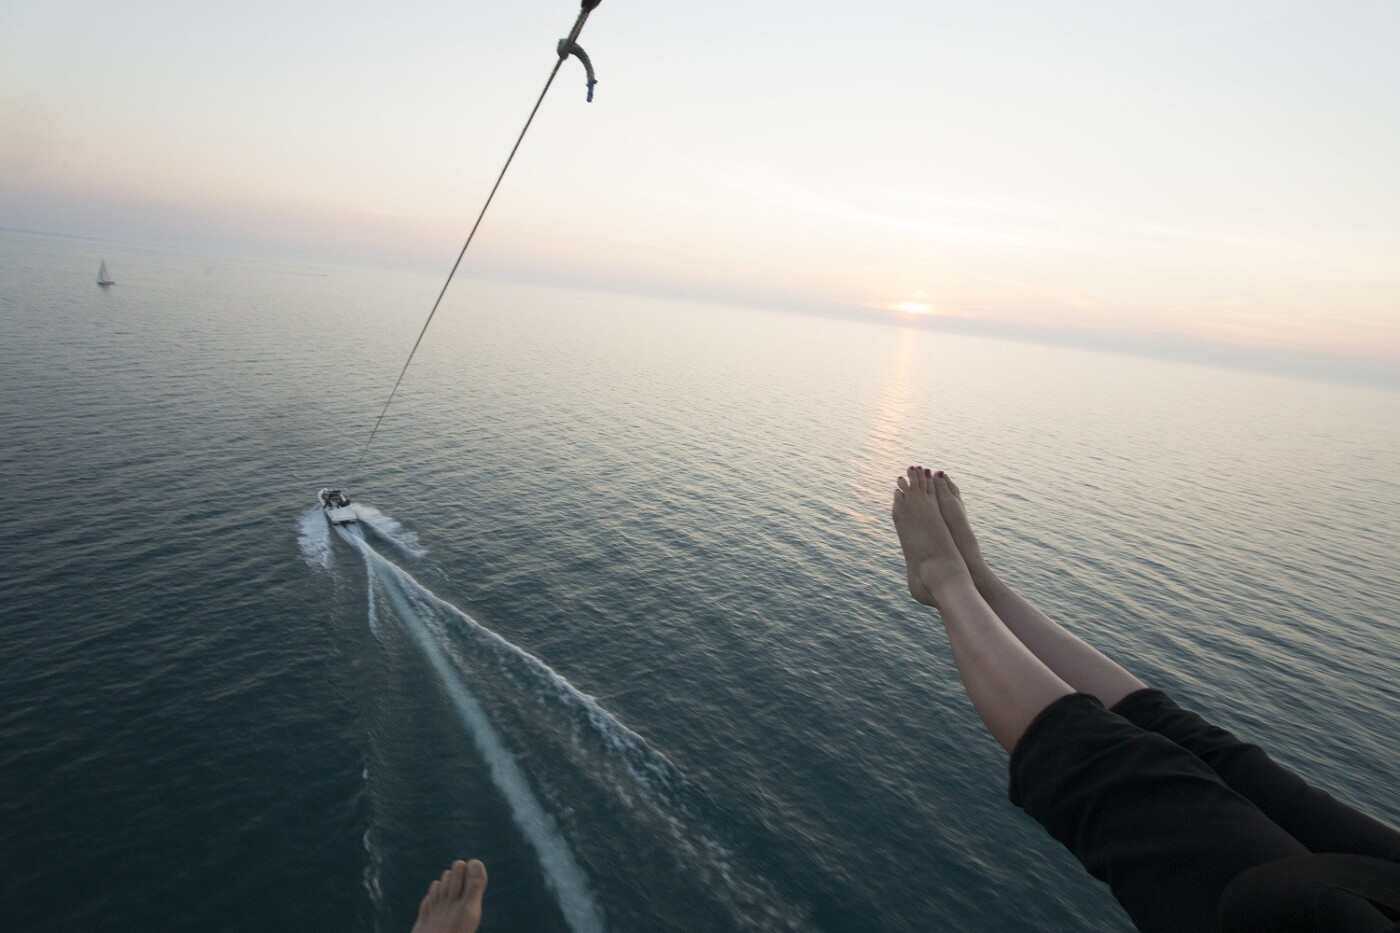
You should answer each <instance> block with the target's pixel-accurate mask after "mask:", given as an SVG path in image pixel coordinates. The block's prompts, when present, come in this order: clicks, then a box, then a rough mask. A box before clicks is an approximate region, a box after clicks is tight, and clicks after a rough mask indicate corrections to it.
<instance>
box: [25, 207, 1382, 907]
mask: <svg viewBox="0 0 1400 933" xmlns="http://www.w3.org/2000/svg"><path fill="white" fill-rule="evenodd" d="M103 257H105V258H106V259H107V262H108V265H109V267H110V269H111V271H112V273H113V276H114V277H115V278H116V279H117V281H118V284H117V285H116V286H115V287H114V288H112V289H111V290H110V291H106V292H103V291H100V290H99V289H98V288H97V287H96V286H95V284H94V276H95V271H96V268H97V263H98V260H99V259H101V258H103ZM0 271H3V274H0V438H3V445H0V490H3V503H4V518H5V521H4V522H3V524H0V554H3V560H0V618H2V619H3V622H0V631H3V635H4V645H5V650H4V652H3V653H2V654H0V826H3V827H4V830H3V832H2V833H0V866H3V871H0V928H4V929H15V930H19V929H24V930H297V931H304V930H355V929H358V930H382V931H396V930H406V929H407V928H408V926H409V925H410V924H411V921H412V918H413V915H414V911H415V908H416V903H417V900H418V898H419V897H420V896H421V894H422V891H423V889H424V887H425V886H426V884H427V883H428V881H429V880H431V879H432V877H434V876H435V875H436V873H437V872H439V871H440V870H441V869H442V868H443V867H444V866H445V865H446V864H447V862H448V861H449V860H450V859H452V858H454V857H471V856H477V857H481V858H483V859H485V860H486V861H487V863H488V865H489V866H490V869H491V873H492V882H491V888H490V891H489V893H488V899H487V911H488V913H487V923H486V925H485V926H484V927H483V929H487V930H494V931H512V930H518V931H550V930H568V929H572V930H592V929H603V928H606V929H609V930H618V931H627V930H634V931H652V930H665V929H687V930H730V929H757V930H783V929H795V930H827V931H844V930H850V931H867V930H868V931H883V930H909V931H916V930H917V931H922V930H935V929H936V930H969V931H982V930H995V931H1032V930H1035V931H1044V930H1065V931H1070V930H1074V931H1085V930H1088V931H1121V930H1127V929H1129V926H1128V924H1127V921H1126V919H1125V917H1124V915H1123V914H1122V913H1121V911H1120V910H1119V909H1118V908H1117V906H1116V905H1115V904H1114V902H1113V901H1112V899H1111V898H1110V897H1109V895H1108V894H1107V893H1106V891H1105V890H1104V889H1103V888H1102V887H1101V886H1099V885H1098V884H1097V883H1096V882H1094V881H1092V880H1091V879H1089V878H1088V877H1087V876H1086V875H1085V873H1084V872H1083V870H1082V869H1081V868H1080V867H1079V866H1078V864H1077V863H1076V862H1074V861H1073V859H1072V858H1071V857H1070V856H1069V855H1068V854H1067V853H1066V852H1064V851H1063V850H1062V849H1060V848H1059V847H1058V846H1057V845H1056V844H1054V843H1053V842H1051V841H1050V840H1049V839H1048V838H1047V837H1046V836H1045V835H1044V833H1043V832H1042V831H1041V830H1040V828H1039V827H1038V826H1037V825H1035V824H1034V823H1033V822H1031V821H1030V820H1029V819H1028V818H1027V817H1025V816H1024V815H1023V814H1022V813H1021V812H1020V811H1019V810H1017V809H1015V808H1014V807H1013V806H1011V805H1010V804H1009V803H1008V802H1007V800H1006V788H1005V783H1006V768H1005V766H1006V761H1005V755H1004V754H1003V753H1002V751H1001V750H1000V749H999V748H998V747H997V746H996V744H995V743H994V742H993V741H992V740H991V738H990V737H988V736H987V735H986V733H985V732H984V730H983V728H982V727H981V725H980V724H979V722H978V720H977V719H976V717H975V715H974V714H973V712H972V710H971V707H970V706H969V704H968V702H967V700H966V698H965V696H964V694H963V692H962V689H961V687H960V686H959V684H958V680H957V675H956V671H955V669H954V667H953V665H952V662H951V659H950V656H949V652H948V650H947V645H946V641H945V638H944V636H943V634H942V631H941V628H940V626H939V625H938V622H937V619H936V617H935V616H934V615H932V614H931V613H930V612H928V611H925V610H923V609H921V608H920V607H918V606H917V605H915V604H914V603H913V602H912V601H911V600H910V599H909V598H908V596H907V594H906V593H905V591H904V589H903V582H902V581H903V572H902V568H901V563H900V559H899V553H898V548H897V546H896V543H895V539H894V535H893V531H892V529H891V527H890V525H889V522H888V517H887V508H888V497H889V492H890V489H891V488H892V482H893V478H894V476H895V474H896V473H897V471H898V470H899V469H900V468H902V467H903V466H904V465H906V464H908V463H913V462H921V463H928V464H931V465H936V466H941V467H944V468H946V469H948V470H950V471H951V472H952V473H953V474H954V476H955V477H957V478H958V479H959V481H960V482H961V483H962V485H963V487H964V491H965V493H966V497H967V500H968V503H969V505H970V508H971V510H972V512H973V515H974V518H975V519H976V520H977V521H978V522H979V523H980V524H981V526H982V528H983V539H984V542H985V545H984V546H985V549H986V550H987V551H988V552H989V553H990V554H991V556H992V557H993V558H994V560H995V561H996V562H997V563H998V564H999V565H1000V567H1001V568H1002V571H1003V574H1004V575H1005V576H1006V577H1008V578H1009V579H1010V580H1012V581H1013V582H1014V583H1016V584H1019V585H1020V586H1021V587H1023V588H1024V590H1025V591H1026V592H1027V593H1028V595H1030V596H1031V597H1032V599H1034V600H1035V601H1037V602H1038V603H1040V604H1041V605H1042V606H1043V607H1044V608H1046V609H1047V610H1048V611H1049V612H1050V613H1051V614H1052V615H1054V616H1056V617H1058V618H1060V619H1061V620H1062V621H1064V622H1066V623H1068V624H1069V625H1071V626H1073V627H1074V628H1075V629H1076V630H1077V631H1079V632H1081V633H1082V634H1083V635H1084V636H1086V637H1087V638H1089V639H1090V640H1091V641H1093V642H1094V643H1095V644H1097V645H1098V646H1100V647H1101V648H1103V649H1105V650H1107V651H1108V652H1109V653H1110V654H1112V655H1114V656H1115V657H1117V658H1118V659H1119V660H1121V661H1123V662H1125V663H1126V664H1127V665H1128V666H1129V667H1131V668H1132V669H1134V670H1135V671H1136V672H1138V673H1139V674H1140V675H1141V676H1143V677H1144V678H1145V679H1147V680H1148V681H1150V682H1152V683H1154V684H1158V685H1161V686H1163V687H1165V688H1166V689H1168V690H1170V691H1173V692H1174V693H1175V694H1177V695H1178V698H1179V699H1181V700H1182V701H1184V702H1186V703H1188V704H1191V705H1194V706H1196V707H1197V708H1199V709H1201V710H1202V711H1203V712H1204V713H1206V714H1207V715H1208V716H1211V717H1214V718H1216V719H1218V720H1219V721H1221V722H1222V723H1223V724H1225V725H1228V726H1230V727H1233V728H1235V729H1236V730H1237V731H1240V732H1242V733H1244V734H1246V735H1248V736H1249V737H1251V738H1254V739H1256V740H1258V741H1260V742H1262V743H1263V744H1264V745H1266V746H1267V747H1268V748H1270V749H1271V750H1272V751H1273V752H1274V753H1275V754H1276V756H1277V757H1279V758H1281V759H1282V760H1284V761H1285V762H1287V763H1289V764H1291V765H1293V766H1294V767H1296V768H1298V769H1299V770H1301V771H1302V772H1303V773H1304V774H1306V775H1307V776H1308V777H1310V778H1312V779H1313V780H1315V781H1317V782H1318V783H1320V784H1322V785H1324V786H1326V787H1327V788H1329V789H1330V790H1332V791H1333V792H1334V793H1335V794H1337V795H1338V796H1340V797H1342V798H1343V799H1345V800H1347V801H1350V802H1352V803H1354V804H1356V805H1358V806H1360V807H1363V808H1364V809H1367V810H1368V811H1370V812H1371V813H1373V814H1375V815H1377V816H1380V817H1381V818H1384V819H1387V820H1389V821H1390V822H1392V823H1400V799H1398V798H1397V796H1396V794H1395V788H1396V772H1397V753H1396V751H1395V750H1396V749H1397V748H1400V690H1398V689H1397V686H1396V684H1397V677H1396V672H1397V670H1400V637H1397V634H1398V633H1400V623H1398V622H1397V620H1400V580H1398V579H1397V574H1396V565H1395V555H1396V554H1397V553H1400V468H1397V463H1400V394H1396V393H1387V392H1383V391H1375V390H1366V389H1359V388H1350V387H1342V386H1336V385H1330V384H1324V383H1319V382H1305V381H1292V380H1289V379H1286V378H1282V377H1273V376H1264V375H1258V374H1249V373H1242V372H1235V371H1229V370H1222V369H1212V368H1205V367H1195V366H1190V365H1184V364H1174V363H1166V362H1157V361H1150V360H1143V359H1135V358H1130V357H1123V356H1113V355H1103V354H1095V353H1090V352H1079V351H1073V350H1066V349H1049V348H1043V347H1037V346H1031V345H1020V344H1014V343H1003V342H992V341H983V340H977V339H972V338H967V337H961V336H950V335H947V334H942V333H936V332H933V331H927V330H919V329H911V328H900V327H893V326H890V327H885V326H877V325H873V324H867V323H857V322H850V321H842V320H833V319H821V318H811V317H802V316H796V315H782V314H770V313H765V312H757V311H740V310H734V309H727V308H720V307H709V306H701V305H694V304H683V303H673V302H665V301H657V300H650V299H646V300H644V299H638V298H626V297H618V296H606V295H599V294H593V293H585V292H578V291H570V290H564V289H544V288H532V287H523V286H517V285H503V284H497V283H490V282H482V281H472V280H463V281H461V282H459V283H458V285H457V286H456V287H455V290H454V292H453V293H452V294H451V296H450V298H449V300H448V302H447V304H446V305H445V306H444V309H443V311H442V312H441V313H440V315H439V318H438V321H437V322H436V323H435V324H434V330H433V331H432V332H431V333H430V337H429V339H428V341H427V342H426V343H425V345H424V349H423V351H422V352H421V354H420V357H419V359H418V361H417V362H416V363H415V368H414V369H413V371H412V372H411V373H410V375H409V377H408V379H407V381H406V382H405V384H404V387H403V389H402V390H401V393H400V395H399V398H398V400H397V401H396V402H395V406H394V408H393V410H392V412H391V414H390V416H389V418H388V419H387V420H386V421H385V423H384V427H383V429H382V430H381V432H380V435H379V438H378V440H377V441H376V442H375V447H374V448H373V449H372V450H371V453H370V456H369V458H368V459H367V461H366V464H365V468H364V470H363V475H362V476H360V477H358V478H357V481H356V482H355V484H354V487H353V488H352V490H351V491H352V493H353V494H355V495H356V496H357V498H358V499H359V500H360V501H361V502H362V503H363V504H364V505H365V507H366V509H365V513H364V514H365V517H366V519H367V521H366V522H365V523H363V525H362V528H361V529H360V530H358V531H353V532H345V533H332V532H331V531H330V530H329V529H328V528H327V527H326V526H325V525H324V524H323V523H322V521H321V519H320V518H319V516H318V515H316V514H315V513H314V511H310V510H309V508H310V506H311V505H312V502H313V498H314V494H315V490H316V489H317V488H318V487H319V486H321V485H324V484H327V483H341V482H346V481H347V475H348V473H349V471H350V469H351V466H352V462H353V458H354V455H355V454H356V453H357V452H358V450H359V447H360V445H361V444H362V443H363V439H364V437H365V435H366V432H367V429H368V427H369V424H370V422H371V420H372V418H373V416H374V414H375V413H376V412H377V410H378V406H379V404H380V403H381V402H382V399H383V394H384V392H385V390H386V388H387V386H388V383H389V381H390V380H391V379H392V377H393V375H394V374H395V373H396V372H397V368H398V365H399V364H400V362H401V360H402V355H403V353H404V352H405V351H406V349H407V347H408V345H409V344H410V343H411V341H412V338H413V336H414V334H415V332H416V328H417V327H418V325H419V322H420V321H421V315H422V314H423V312H424V310H425V308H426V307H427V306H428V304H429V303H430V302H431V300H432V298H433V296H434V294H435V289H436V287H437V284H438V283H437V280H436V277H434V276H411V275H390V274H376V273H368V272H363V271H352V270H331V269H323V268H312V267H305V266H299V265H291V264H275V263H264V262H250V261H236V260H228V259H216V258H202V257H194V256H188V255H182V254H176V253H165V252H157V251H148V250H135V249H128V248H119V247H115V246H110V245H102V246H99V245H96V244H92V243H84V242H76V241H67V240H59V239H49V238H36V237H26V236H20V235H11V234H6V235H0Z"/></svg>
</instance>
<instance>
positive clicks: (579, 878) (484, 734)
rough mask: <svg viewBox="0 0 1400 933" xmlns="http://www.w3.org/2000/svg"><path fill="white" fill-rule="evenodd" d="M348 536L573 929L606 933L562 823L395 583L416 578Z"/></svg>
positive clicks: (346, 537)
mask: <svg viewBox="0 0 1400 933" xmlns="http://www.w3.org/2000/svg"><path fill="white" fill-rule="evenodd" d="M345 539H346V540H347V541H349V542H350V543H351V544H353V545H354V546H355V547H357V548H359V550H360V553H361V554H363V555H364V558H365V568H366V570H367V571H368V572H369V574H370V575H371V576H381V579H382V582H383V583H384V584H385V585H384V586H383V587H382V589H381V592H382V593H384V594H385V596H387V597H388V599H389V601H390V602H391V603H393V605H394V608H395V609H397V610H398V614H399V616H400V617H401V618H402V619H403V620H404V621H405V623H407V624H406V625H405V626H404V627H405V629H406V630H407V631H408V632H409V634H410V635H412V636H413V639H414V640H415V641H416V642H417V643H418V647H419V648H420V649H421V650H422V651H423V654H424V656H425V657H426V658H427V659H428V662H429V663H430V664H431V665H432V666H433V669H434V670H435V671H436V672H437V675H438V678H439V680H440V682H441V683H442V685H443V688H444V689H445V690H446V691H447V695H448V697H449V699H451V701H452V705H453V706H454V707H455V708H456V710H457V714H458V716H459V717H460V719H461V721H462V724H463V725H464V726H465V727H466V729H467V732H468V733H469V734H470V735H471V737H472V740H473V741H474V742H475V744H476V747H477V751H478V752H480V754H481V757H482V758H483V759H484V760H485V761H486V764H487V767H488V768H489V769H490V772H491V780H492V783H494V784H495V785H496V789H497V790H499V791H500V792H501V796H503V797H504V798H505V799H506V802H507V803H508V804H509V805H510V809H511V817H512V818H513V819H514V821H515V824H516V826H517V827H518V828H519V829H520V832H521V834H522V835H524V837H525V839H526V840H527V841H528V842H529V843H530V845H531V847H532V848H534V850H535V854H536V857H537V858H538V859H539V861H540V866H541V868H543V869H544V874H545V879H546V880H547V881H548V883H549V886H550V888H551V889H552V890H553V892H554V896H555V898H556V900H557V901H558V902H559V908H560V910H561V911H562V913H563V914H564V919H565V920H566V921H567V922H568V924H569V928H570V929H572V930H573V931H574V933H602V931H603V930H604V929H605V924H604V922H603V911H602V908H601V907H600V906H599V905H598V902H597V900H596V899H595V898H594V896H593V892H592V889H591V888H590V886H589V883H588V878H587V876H586V875H585V874H584V872H583V868H582V867H581V866H580V865H579V863H578V860H577V859H576V858H574V854H573V852H572V850H570V848H569V846H568V843H567V842H565V840H564V836H563V834H562V833H561V832H560V830H559V826H558V824H557V823H556V822H555V821H554V818H553V817H552V816H550V815H549V814H548V813H547V812H546V811H545V809H544V807H543V806H541V805H540V802H539V799H538V798H537V797H536V796H535V793H534V791H533V790H532V789H531V787H530V783H529V781H528V780H527V779H526V777H525V774H524V772H522V771H521V770H520V766H519V765H518V764H517V763H516V760H515V756H514V755H512V754H511V752H510V750H509V749H507V748H506V746H505V743H504V742H502V741H501V737H500V735H499V734H498V733H497V732H496V728H495V726H494V725H492V723H491V719H490V717H488V716H487V714H486V711H485V710H484V709H482V708H481V704H480V703H478V702H477V700H476V697H474V696H472V693H471V690H470V689H468V687H467V684H466V680H465V679H464V678H463V677H462V674H461V672H460V671H459V670H457V669H456V668H455V667H454V666H453V665H452V663H451V662H450V661H449V660H448V658H447V655H446V654H445V653H444V652H443V649H442V647H441V646H440V645H439V644H438V642H437V640H436V639H435V638H434V637H433V635H432V633H431V632H429V630H428V627H427V626H426V625H425V624H424V623H423V621H422V619H421V618H420V617H419V615H418V614H417V613H416V612H414V611H413V607H412V606H411V605H410V604H409V601H408V600H407V599H406V598H405V596H404V594H403V592H402V591H401V590H400V588H399V587H397V586H394V585H392V584H393V582H394V577H398V576H402V577H407V578H408V580H409V581H412V577H409V576H408V574H406V573H404V571H402V570H400V569H399V568H398V567H396V566H394V565H393V564H392V563H390V562H389V561H387V560H385V559H384V558H383V557H381V556H380V555H379V554H378V553H377V552H375V550H374V549H373V548H371V547H370V546H369V545H368V544H366V543H365V542H364V540H363V539H361V538H360V537H359V536H357V535H351V534H346V535H345ZM413 585H414V586H415V587H417V586H418V584H417V582H416V581H413ZM419 588H420V589H421V587H419Z"/></svg>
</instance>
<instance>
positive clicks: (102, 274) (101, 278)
mask: <svg viewBox="0 0 1400 933" xmlns="http://www.w3.org/2000/svg"><path fill="white" fill-rule="evenodd" d="M97 284H98V285H115V284H116V283H115V282H113V281H112V277H111V276H110V275H108V274H107V260H105V259H104V260H102V265H100V266H98V267H97Z"/></svg>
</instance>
